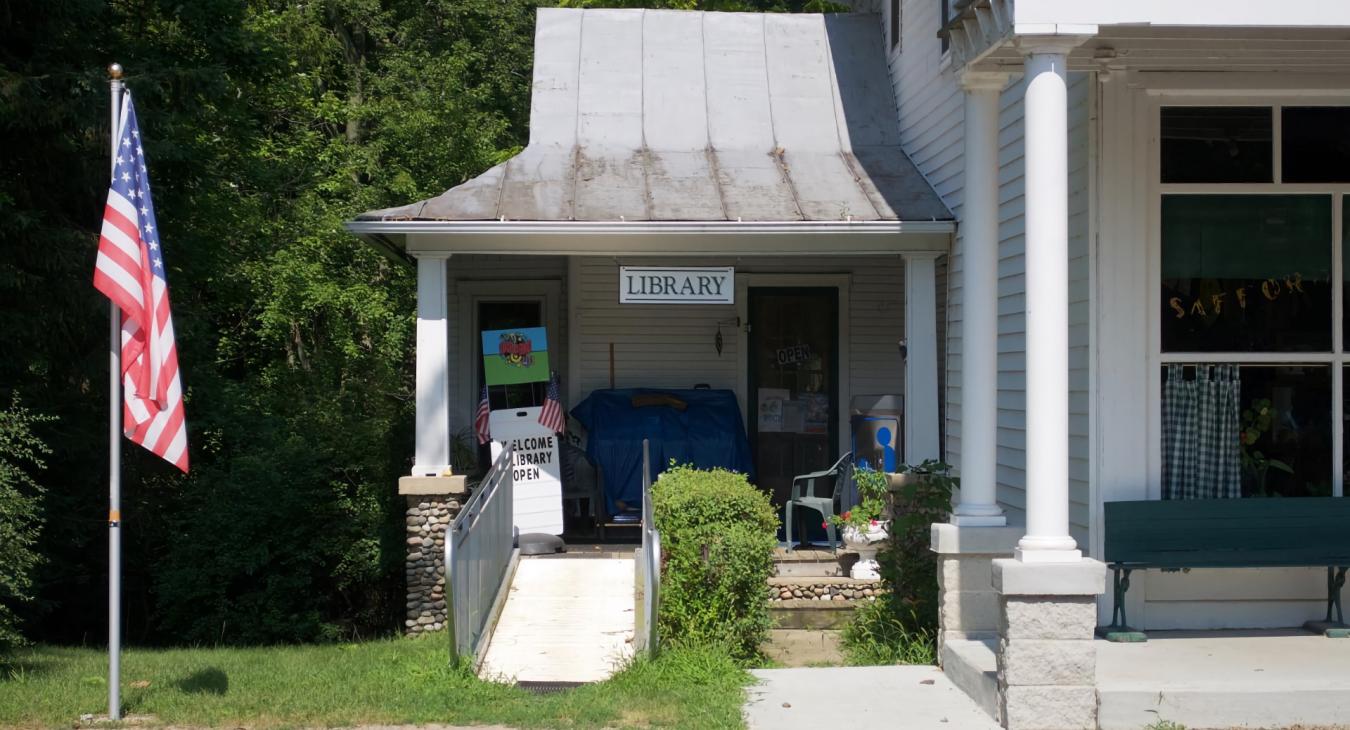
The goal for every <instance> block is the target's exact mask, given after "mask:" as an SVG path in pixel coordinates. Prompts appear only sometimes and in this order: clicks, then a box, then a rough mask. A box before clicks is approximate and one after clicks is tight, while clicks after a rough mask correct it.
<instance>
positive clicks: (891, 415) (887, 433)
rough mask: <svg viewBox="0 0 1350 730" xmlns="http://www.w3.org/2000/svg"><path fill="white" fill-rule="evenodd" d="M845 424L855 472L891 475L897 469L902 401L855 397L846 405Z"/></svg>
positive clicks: (901, 446)
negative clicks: (868, 471)
mask: <svg viewBox="0 0 1350 730" xmlns="http://www.w3.org/2000/svg"><path fill="white" fill-rule="evenodd" d="M850 406H851V407H850V409H849V424H850V426H851V429H850V430H851V432H852V437H853V441H852V442H853V463H854V464H856V465H857V466H858V468H860V469H861V468H864V467H866V468H869V469H876V470H877V471H886V472H893V471H895V470H896V468H897V467H898V466H899V465H900V455H901V454H902V453H903V452H904V439H903V436H902V435H901V434H902V431H901V429H900V425H901V424H902V423H903V419H904V412H905V407H904V397H903V396H899V395H859V396H854V397H853V400H852V401H851V403H850Z"/></svg>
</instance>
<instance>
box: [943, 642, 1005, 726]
mask: <svg viewBox="0 0 1350 730" xmlns="http://www.w3.org/2000/svg"><path fill="white" fill-rule="evenodd" d="M995 641H996V639H984V640H952V639H949V640H947V641H945V642H943V643H942V657H941V658H942V671H943V673H944V674H946V675H947V678H948V679H950V680H951V681H952V684H954V685H956V686H957V687H959V688H960V689H961V691H962V692H965V693H966V696H968V697H970V699H971V700H973V701H974V702H975V704H976V705H978V706H979V708H980V709H982V710H984V711H985V712H986V713H988V714H989V717H991V718H993V719H995V720H997V719H998V657H997V656H995V654H994V651H995V646H994V642H995Z"/></svg>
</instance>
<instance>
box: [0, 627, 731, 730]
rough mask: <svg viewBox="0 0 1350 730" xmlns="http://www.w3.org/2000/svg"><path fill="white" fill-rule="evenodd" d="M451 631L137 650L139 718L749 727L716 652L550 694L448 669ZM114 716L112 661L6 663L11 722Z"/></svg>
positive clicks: (0, 713)
mask: <svg viewBox="0 0 1350 730" xmlns="http://www.w3.org/2000/svg"><path fill="white" fill-rule="evenodd" d="M447 664H448V662H447V649H446V641H445V639H444V637H430V638H424V639H388V640H382V641H371V642H366V643H361V644H333V645H321V646H279V647H264V648H216V649H162V650H151V649H131V650H128V651H126V652H124V653H123V655H122V684H123V690H122V702H123V711H124V712H125V713H128V714H132V713H134V714H148V715H153V716H154V717H155V718H156V719H157V720H158V721H159V722H161V723H165V724H173V725H196V726H231V727H237V726H241V725H244V726H249V727H259V726H263V727H284V726H307V727H315V726H334V725H346V726H351V725H358V724H403V723H431V722H435V723H448V724H457V723H458V724H489V723H500V724H503V725H511V726H515V727H521V728H527V727H547V728H622V727H662V728H698V729H700V730H703V729H710V728H739V727H742V721H741V702H742V700H743V697H744V692H743V688H744V686H745V685H746V683H748V682H749V681H750V676H749V674H747V673H746V672H745V671H744V670H742V669H740V668H739V667H737V666H736V665H735V664H734V663H733V662H732V661H731V660H730V659H728V658H727V657H726V656H724V655H722V654H720V653H718V652H714V651H702V650H699V651H695V650H671V651H667V652H664V653H663V654H662V655H661V656H660V658H658V659H655V660H647V659H645V658H644V659H641V660H638V661H636V662H635V663H633V664H632V665H631V666H629V667H628V668H626V669H624V670H623V671H621V672H620V673H618V674H617V675H615V676H614V677H613V678H612V679H610V680H609V681H607V682H603V683H600V684H594V685H588V686H584V687H580V688H577V689H575V690H570V691H566V692H561V693H557V694H550V695H535V694H532V693H530V692H527V691H524V690H520V689H516V688H514V687H510V686H506V685H500V684H493V683H490V682H484V681H481V680H478V679H477V678H475V677H473V676H472V675H470V674H469V673H467V672H462V671H457V670H453V669H451V668H450V667H449V666H448V665H447ZM106 711H107V655H106V654H105V653H103V652H100V651H98V650H94V649H82V648H65V647H54V646H38V647H34V648H31V649H28V650H21V651H20V652H19V653H18V654H17V655H16V656H15V657H14V658H13V659H12V660H11V661H10V662H9V663H8V664H0V726H5V727H14V726H18V727H56V726H64V727H70V726H71V724H72V723H74V722H75V721H77V720H78V718H79V716H80V715H81V714H84V713H92V714H102V713H104V712H106Z"/></svg>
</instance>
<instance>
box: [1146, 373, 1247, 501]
mask: <svg viewBox="0 0 1350 730" xmlns="http://www.w3.org/2000/svg"><path fill="white" fill-rule="evenodd" d="M1183 371H1184V366H1182V365H1169V366H1168V367H1167V374H1166V378H1165V380H1164V382H1163V402H1162V421H1163V429H1162V431H1163V434H1162V436H1163V468H1162V480H1163V483H1162V496H1163V499H1215V498H1233V497H1241V496H1242V454H1241V452H1240V451H1239V445H1238V429H1239V422H1238V411H1239V408H1238V402H1239V400H1240V394H1241V384H1240V382H1239V377H1238V366H1237V365H1197V366H1195V379H1194V380H1187V379H1185V378H1184V377H1182V374H1183Z"/></svg>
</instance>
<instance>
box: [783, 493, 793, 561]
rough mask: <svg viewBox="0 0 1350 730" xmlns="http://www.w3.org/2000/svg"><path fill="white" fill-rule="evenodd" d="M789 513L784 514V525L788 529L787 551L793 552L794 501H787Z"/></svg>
mask: <svg viewBox="0 0 1350 730" xmlns="http://www.w3.org/2000/svg"><path fill="white" fill-rule="evenodd" d="M786 509H787V513H786V514H785V515H783V522H784V523H785V524H784V525H783V527H784V528H785V529H786V530H787V551H788V552H792V503H791V502H788V503H787V507H786Z"/></svg>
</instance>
